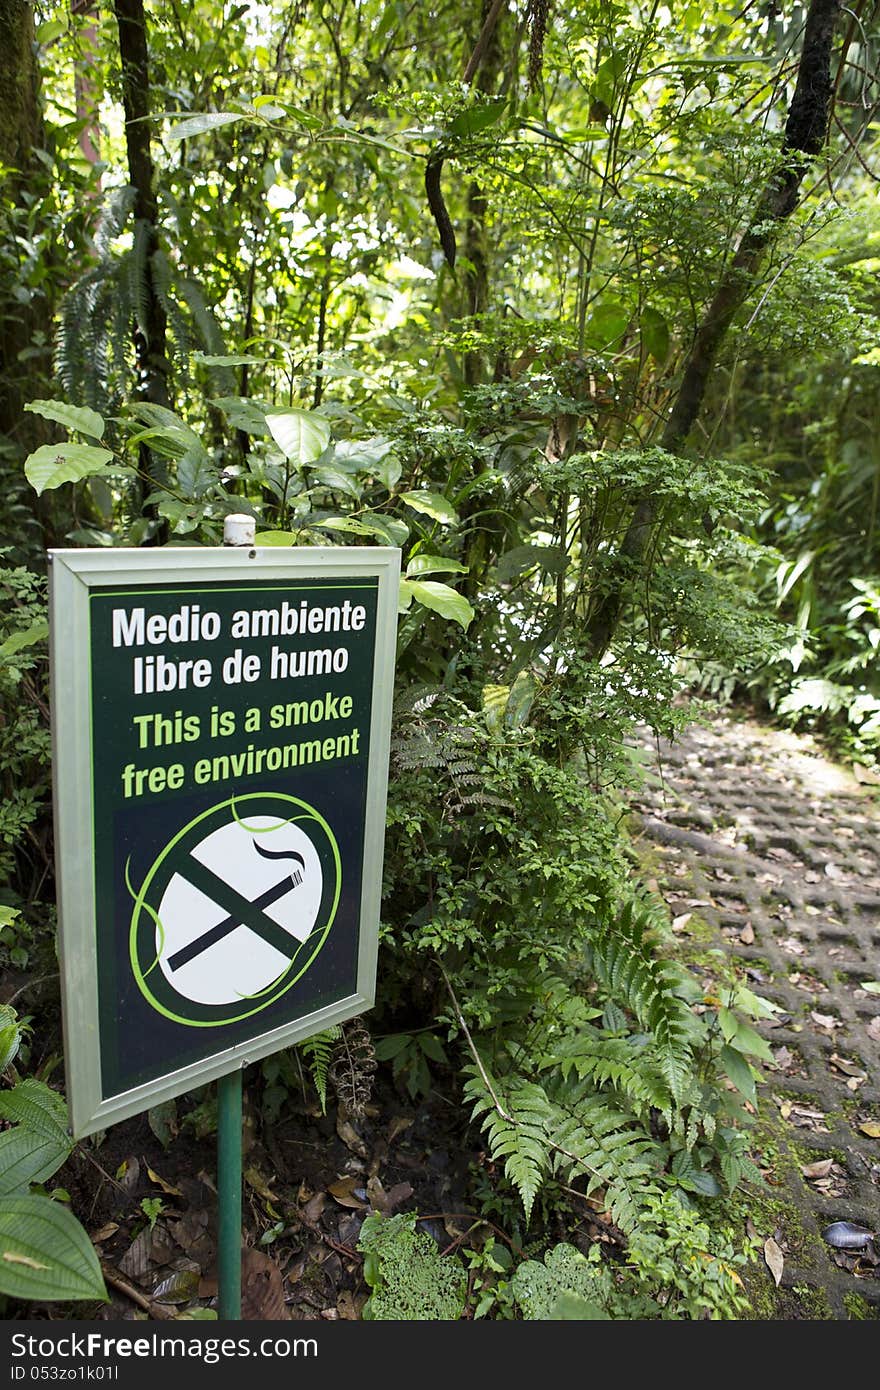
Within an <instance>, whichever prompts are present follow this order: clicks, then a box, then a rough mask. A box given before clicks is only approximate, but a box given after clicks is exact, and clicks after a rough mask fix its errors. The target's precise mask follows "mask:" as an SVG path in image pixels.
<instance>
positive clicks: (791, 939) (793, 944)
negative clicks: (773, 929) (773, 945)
mask: <svg viewBox="0 0 880 1390" xmlns="http://www.w3.org/2000/svg"><path fill="white" fill-rule="evenodd" d="M779 944H780V946H781V947H782V949H783V951H788V953H789V955H791V956H802V955H804V953H805V951H806V949H807V948H806V946H805V945H804V944H803V942H802V941H798V939H797V937H796V936H785V937H783V939H782V940H781V941H780V943H779Z"/></svg>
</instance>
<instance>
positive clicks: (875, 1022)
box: [865, 1014, 880, 1043]
mask: <svg viewBox="0 0 880 1390" xmlns="http://www.w3.org/2000/svg"><path fill="white" fill-rule="evenodd" d="M865 1032H866V1033H867V1035H868V1037H869V1038H870V1039H871V1040H872V1042H877V1043H880V1014H877V1015H876V1016H875V1017H874V1018H872V1019H871V1022H870V1023H869V1024H868V1026H867V1028H866V1029H865Z"/></svg>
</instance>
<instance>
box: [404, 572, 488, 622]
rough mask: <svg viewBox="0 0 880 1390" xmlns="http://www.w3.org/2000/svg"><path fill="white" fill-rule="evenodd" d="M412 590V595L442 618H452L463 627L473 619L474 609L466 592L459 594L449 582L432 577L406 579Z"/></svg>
mask: <svg viewBox="0 0 880 1390" xmlns="http://www.w3.org/2000/svg"><path fill="white" fill-rule="evenodd" d="M405 582H406V583H407V584H409V586H410V589H411V590H412V596H413V598H414V599H416V600H417V601H418V602H419V603H423V604H424V606H425V607H426V608H430V609H431V610H432V611H433V612H434V613H439V614H440V616H441V617H442V618H451V619H452V621H453V622H456V623H460V624H461V626H462V627H463V628H467V627H469V625H470V623H471V622H472V621H473V617H474V610H473V608H472V607H471V605H470V603H468V601H467V599H466V598H465V596H464V594H458V593H456V591H455V590H454V589H451V588H450V587H449V585H448V584H438V583H436V582H435V581H434V580H432V579H408V580H406V581H405Z"/></svg>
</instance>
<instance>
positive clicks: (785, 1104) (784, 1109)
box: [779, 1100, 792, 1120]
mask: <svg viewBox="0 0 880 1390" xmlns="http://www.w3.org/2000/svg"><path fill="white" fill-rule="evenodd" d="M791 1111H792V1103H791V1101H790V1100H784V1101H782V1103H781V1105H780V1107H779V1113H780V1115H781V1116H782V1118H783V1120H787V1119H788V1117H789V1116H790V1114H791Z"/></svg>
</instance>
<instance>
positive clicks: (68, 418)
mask: <svg viewBox="0 0 880 1390" xmlns="http://www.w3.org/2000/svg"><path fill="white" fill-rule="evenodd" d="M25 410H30V411H31V412H32V413H33V414H34V415H42V417H43V419H44V420H54V421H55V422H56V423H57V424H59V425H64V427H65V429H68V430H79V432H80V434H87V435H88V436H89V438H90V439H103V438H104V430H105V428H106V426H105V424H104V421H103V418H102V417H101V416H100V415H99V414H98V412H97V410H90V409H89V407H88V406H86V405H68V404H67V402H66V401H31V402H30V404H29V405H26V406H25Z"/></svg>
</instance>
